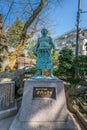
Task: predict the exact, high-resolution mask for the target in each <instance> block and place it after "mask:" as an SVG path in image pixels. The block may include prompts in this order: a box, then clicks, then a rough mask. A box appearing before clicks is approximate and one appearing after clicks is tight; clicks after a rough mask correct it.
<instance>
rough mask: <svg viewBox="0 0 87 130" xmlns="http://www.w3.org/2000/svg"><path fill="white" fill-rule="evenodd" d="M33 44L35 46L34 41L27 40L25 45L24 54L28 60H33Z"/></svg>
mask: <svg viewBox="0 0 87 130" xmlns="http://www.w3.org/2000/svg"><path fill="white" fill-rule="evenodd" d="M35 44H36V40H29V41H27V43H26V45H25V49H24V53H25V54H26V55H27V56H29V57H30V58H35V55H34V47H35Z"/></svg>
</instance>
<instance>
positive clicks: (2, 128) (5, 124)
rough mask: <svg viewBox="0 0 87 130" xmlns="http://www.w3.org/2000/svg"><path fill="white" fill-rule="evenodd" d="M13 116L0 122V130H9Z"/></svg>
mask: <svg viewBox="0 0 87 130" xmlns="http://www.w3.org/2000/svg"><path fill="white" fill-rule="evenodd" d="M14 118H15V116H12V117H9V118H5V119H2V120H0V130H9V128H10V126H11V124H12V122H13V120H14Z"/></svg>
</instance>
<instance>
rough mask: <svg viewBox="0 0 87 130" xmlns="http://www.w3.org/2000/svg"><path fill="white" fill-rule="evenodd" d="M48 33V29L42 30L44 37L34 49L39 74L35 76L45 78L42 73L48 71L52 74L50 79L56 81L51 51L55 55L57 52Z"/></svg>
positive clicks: (39, 39)
mask: <svg viewBox="0 0 87 130" xmlns="http://www.w3.org/2000/svg"><path fill="white" fill-rule="evenodd" d="M47 33H48V31H47V29H45V28H44V29H42V30H41V34H42V36H41V37H40V38H38V41H37V44H36V46H35V49H34V54H35V55H36V56H37V60H36V68H37V69H38V72H37V73H36V75H35V76H34V77H35V78H38V77H39V78H40V77H41V78H43V76H42V71H43V70H45V69H47V70H49V73H50V76H49V78H51V79H54V76H53V64H52V58H51V50H52V51H53V53H54V52H55V45H54V43H53V41H52V38H51V37H49V36H47ZM45 78H47V77H45Z"/></svg>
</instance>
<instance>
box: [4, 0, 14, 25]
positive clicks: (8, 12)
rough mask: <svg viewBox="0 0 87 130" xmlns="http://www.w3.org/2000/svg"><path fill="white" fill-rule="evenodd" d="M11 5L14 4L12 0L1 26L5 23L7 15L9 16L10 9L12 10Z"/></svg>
mask: <svg viewBox="0 0 87 130" xmlns="http://www.w3.org/2000/svg"><path fill="white" fill-rule="evenodd" d="M13 4H14V0H12V2H11V4H10V7H9V10H8V12H7V15H6V17H5V19H4V22H3V24H4V23H5V22H6V19H7V17H8V15H9V13H10V11H11V8H12V6H13Z"/></svg>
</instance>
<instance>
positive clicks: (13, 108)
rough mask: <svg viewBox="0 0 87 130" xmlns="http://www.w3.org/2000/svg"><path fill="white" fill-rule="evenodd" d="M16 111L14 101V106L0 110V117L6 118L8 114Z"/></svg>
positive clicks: (10, 114)
mask: <svg viewBox="0 0 87 130" xmlns="http://www.w3.org/2000/svg"><path fill="white" fill-rule="evenodd" d="M16 113H17V104H16V102H15V105H14V107H12V108H9V109H7V110H3V111H0V119H4V118H8V117H10V116H13V115H15V114H16Z"/></svg>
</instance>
